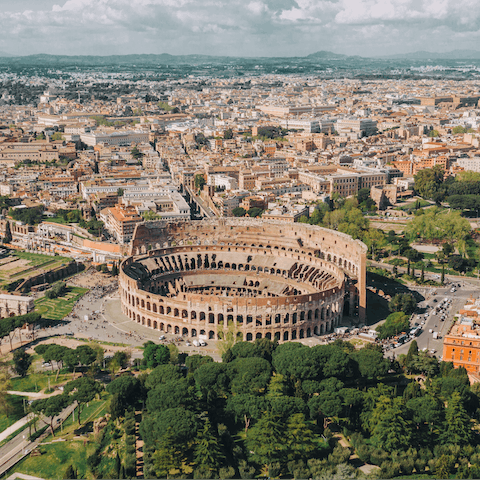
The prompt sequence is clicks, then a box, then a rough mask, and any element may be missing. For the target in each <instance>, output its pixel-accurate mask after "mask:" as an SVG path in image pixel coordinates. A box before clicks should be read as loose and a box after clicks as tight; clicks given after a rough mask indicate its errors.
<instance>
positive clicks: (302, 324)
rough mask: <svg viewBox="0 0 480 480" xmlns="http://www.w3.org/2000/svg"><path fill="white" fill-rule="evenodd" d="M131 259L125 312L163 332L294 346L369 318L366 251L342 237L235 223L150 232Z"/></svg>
mask: <svg viewBox="0 0 480 480" xmlns="http://www.w3.org/2000/svg"><path fill="white" fill-rule="evenodd" d="M294 225H297V224H294ZM307 227H308V228H307ZM292 229H293V230H292ZM294 230H295V231H294ZM312 234H313V238H312ZM346 241H348V243H346ZM322 243H323V248H322ZM330 244H331V245H334V246H337V247H338V248H337V249H335V248H331V245H330ZM342 245H343V246H342ZM340 247H342V248H340ZM343 247H345V248H343ZM337 250H338V251H337ZM340 250H341V251H342V253H340ZM132 253H134V255H132V256H130V257H129V258H127V259H126V260H125V261H124V262H123V263H122V266H121V272H120V291H121V299H122V309H123V312H124V314H125V315H127V316H128V317H129V318H130V319H131V320H132V321H135V322H137V323H140V324H142V325H145V326H147V327H150V328H153V329H156V330H158V331H159V332H165V333H173V334H176V335H184V336H188V337H200V338H204V339H207V340H212V339H215V340H217V339H221V338H224V337H225V335H226V334H228V333H230V334H231V335H236V337H237V338H238V339H239V340H247V341H248V340H254V339H256V338H269V339H272V340H273V339H275V338H276V339H277V340H278V341H288V340H296V339H301V338H307V337H311V336H314V335H323V334H326V333H328V332H330V331H331V330H332V329H333V328H334V327H335V326H337V325H339V324H340V323H341V320H342V316H343V314H344V313H345V310H348V312H347V313H348V314H349V315H352V316H358V315H359V313H360V312H361V306H362V305H361V304H362V300H363V298H362V291H361V290H362V285H361V284H362V282H363V277H364V275H362V271H363V270H364V257H365V246H364V245H363V244H361V242H358V240H352V239H351V237H348V236H346V235H344V234H341V233H338V232H333V231H330V230H325V229H320V228H318V227H312V226H310V225H303V226H300V225H298V226H297V227H292V226H287V225H285V224H282V223H280V222H279V223H277V222H268V223H266V222H261V221H258V220H255V221H250V222H248V221H247V222H245V221H244V220H241V221H236V220H234V219H228V221H226V220H222V219H220V220H218V219H217V220H216V221H202V222H195V221H191V222H180V223H165V224H162V223H160V224H156V225H153V226H152V225H149V224H144V225H142V226H139V227H137V231H136V232H135V235H134V241H133V242H132ZM359 287H360V289H359Z"/></svg>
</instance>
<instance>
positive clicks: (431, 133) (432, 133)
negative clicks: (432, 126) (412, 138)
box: [428, 130, 440, 138]
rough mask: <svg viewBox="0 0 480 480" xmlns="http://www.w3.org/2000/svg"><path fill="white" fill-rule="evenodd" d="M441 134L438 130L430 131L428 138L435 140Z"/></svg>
mask: <svg viewBox="0 0 480 480" xmlns="http://www.w3.org/2000/svg"><path fill="white" fill-rule="evenodd" d="M439 135H440V134H439V133H438V130H430V131H429V132H428V136H429V137H431V138H433V137H438V136H439Z"/></svg>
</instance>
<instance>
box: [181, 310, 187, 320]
mask: <svg viewBox="0 0 480 480" xmlns="http://www.w3.org/2000/svg"><path fill="white" fill-rule="evenodd" d="M182 318H188V312H187V310H182Z"/></svg>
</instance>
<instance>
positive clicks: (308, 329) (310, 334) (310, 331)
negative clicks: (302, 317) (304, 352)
mask: <svg viewBox="0 0 480 480" xmlns="http://www.w3.org/2000/svg"><path fill="white" fill-rule="evenodd" d="M311 336H312V330H311V329H310V327H309V328H307V338H310V337H311Z"/></svg>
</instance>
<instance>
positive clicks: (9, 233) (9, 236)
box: [3, 220, 12, 243]
mask: <svg viewBox="0 0 480 480" xmlns="http://www.w3.org/2000/svg"><path fill="white" fill-rule="evenodd" d="M11 242H12V229H11V227H10V222H9V221H8V220H7V224H6V226H5V236H4V237H3V243H11Z"/></svg>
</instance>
